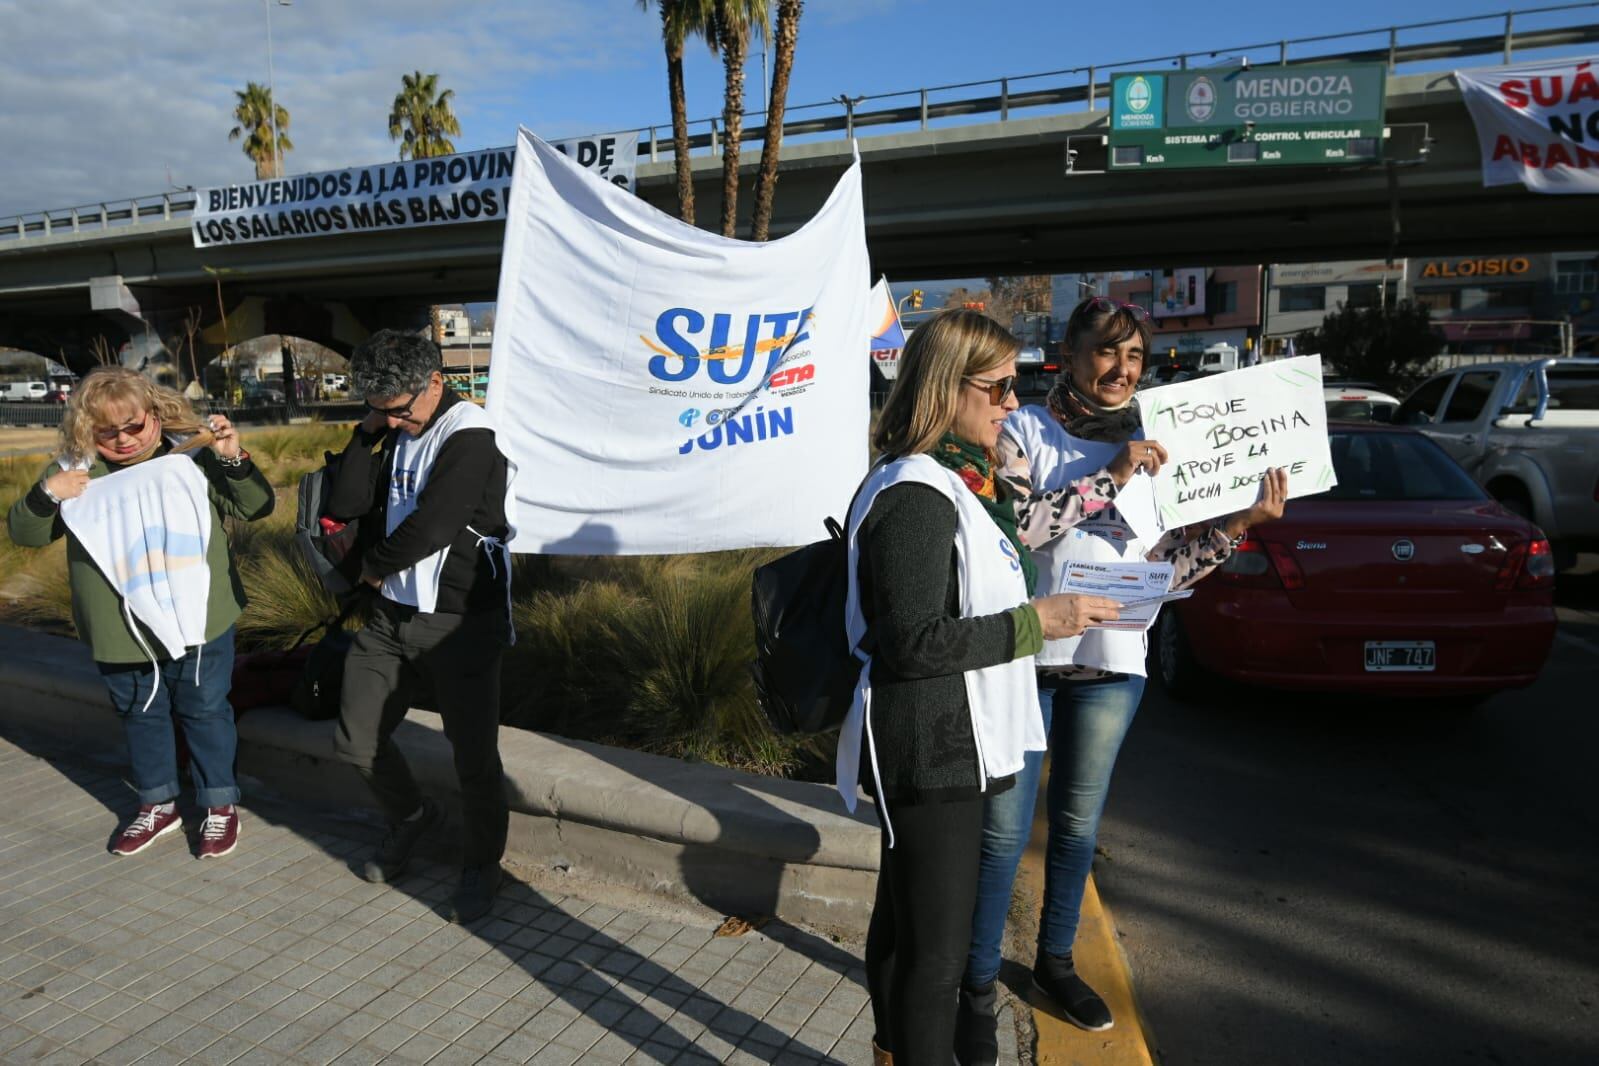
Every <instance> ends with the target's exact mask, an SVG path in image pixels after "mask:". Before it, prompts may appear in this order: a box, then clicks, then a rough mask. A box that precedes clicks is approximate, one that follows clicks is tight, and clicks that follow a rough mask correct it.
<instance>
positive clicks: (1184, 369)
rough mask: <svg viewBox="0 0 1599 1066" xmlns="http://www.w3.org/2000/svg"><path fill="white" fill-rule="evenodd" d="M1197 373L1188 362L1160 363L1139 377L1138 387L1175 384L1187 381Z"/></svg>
mask: <svg viewBox="0 0 1599 1066" xmlns="http://www.w3.org/2000/svg"><path fill="white" fill-rule="evenodd" d="M1195 373H1196V371H1195V370H1194V368H1193V367H1192V366H1190V365H1188V364H1187V363H1159V364H1156V365H1155V366H1152V367H1150V368H1149V369H1148V370H1146V371H1145V372H1144V374H1143V376H1142V377H1140V378H1139V379H1138V387H1139V388H1141V389H1143V388H1151V389H1152V388H1154V387H1156V386H1157V385H1175V384H1177V382H1179V381H1187V380H1188V379H1189V378H1191V377H1193V376H1194V375H1195Z"/></svg>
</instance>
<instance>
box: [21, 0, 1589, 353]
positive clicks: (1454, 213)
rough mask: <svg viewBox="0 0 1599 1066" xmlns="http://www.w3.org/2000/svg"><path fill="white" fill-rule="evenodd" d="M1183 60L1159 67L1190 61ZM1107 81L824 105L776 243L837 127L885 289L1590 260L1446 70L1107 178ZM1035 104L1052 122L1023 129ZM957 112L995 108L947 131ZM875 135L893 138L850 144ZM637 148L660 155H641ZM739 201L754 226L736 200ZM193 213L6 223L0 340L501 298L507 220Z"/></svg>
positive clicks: (157, 210)
mask: <svg viewBox="0 0 1599 1066" xmlns="http://www.w3.org/2000/svg"><path fill="white" fill-rule="evenodd" d="M1579 6H1583V7H1588V8H1592V7H1595V6H1599V5H1595V4H1588V5H1579ZM1507 32H1508V31H1507ZM1396 36H1397V35H1396V34H1390V45H1389V48H1388V49H1384V50H1380V51H1377V52H1353V53H1344V54H1342V55H1339V56H1337V57H1336V58H1339V59H1342V60H1351V59H1372V58H1379V57H1380V58H1386V59H1388V60H1389V61H1390V63H1391V65H1400V64H1403V63H1421V62H1425V61H1428V60H1433V61H1436V60H1438V59H1447V58H1452V57H1459V56H1467V55H1480V54H1481V53H1482V52H1483V51H1487V50H1490V49H1493V50H1496V49H1498V48H1500V47H1501V46H1503V47H1504V49H1505V54H1509V49H1510V46H1511V44H1512V41H1511V38H1510V37H1508V36H1506V37H1504V38H1500V37H1498V36H1494V37H1489V38H1467V39H1463V40H1460V41H1454V42H1443V43H1439V42H1431V43H1427V44H1423V45H1416V46H1410V47H1408V48H1405V49H1401V48H1400V47H1399V46H1398V45H1397V44H1396V43H1395V39H1396ZM1594 41H1599V25H1580V26H1570V27H1565V28H1562V29H1558V30H1551V31H1539V32H1536V33H1533V34H1523V35H1520V36H1518V37H1516V38H1515V40H1514V42H1513V43H1514V45H1515V47H1516V48H1518V49H1522V50H1526V49H1530V48H1546V47H1554V46H1570V45H1573V44H1583V43H1590V42H1594ZM1273 47H1276V46H1273ZM1281 47H1282V58H1284V59H1286V60H1287V65H1289V66H1294V65H1297V64H1298V63H1313V62H1325V61H1326V60H1327V59H1328V58H1331V57H1328V56H1325V55H1322V56H1313V57H1309V58H1307V59H1303V60H1296V59H1292V58H1288V56H1287V50H1288V45H1287V44H1286V43H1285V44H1283V45H1282V46H1281ZM1195 58H1196V57H1191V56H1184V57H1174V59H1176V60H1177V61H1178V63H1179V64H1180V65H1181V66H1184V67H1187V66H1189V64H1190V62H1191V61H1192V60H1194V59H1195ZM1141 65H1142V66H1144V67H1154V66H1156V65H1157V63H1156V62H1155V61H1150V62H1148V63H1146V64H1141ZM1462 65H1482V64H1481V63H1480V62H1479V63H1477V64H1462ZM1064 73H1067V74H1072V73H1076V74H1079V75H1080V74H1082V73H1084V72H1064ZM1104 73H1105V72H1104V71H1094V70H1089V71H1087V72H1086V75H1087V76H1086V78H1079V79H1078V81H1077V83H1076V84H1067V85H1065V86H1063V87H1055V88H1048V89H1037V90H1028V91H1025V92H1020V91H1018V92H1013V91H1012V86H1011V84H1010V82H1009V81H1008V80H1006V81H1002V82H1001V83H1000V86H999V87H1000V90H1001V91H1000V93H999V94H998V95H997V96H992V97H983V98H977V99H966V100H960V101H955V102H953V103H943V104H938V103H932V104H930V103H929V95H928V92H927V91H922V93H921V98H920V101H919V102H914V101H913V102H912V103H911V104H910V105H909V106H905V107H897V108H885V109H882V110H878V111H862V110H859V109H858V102H850V101H846V102H845V103H844V105H843V106H842V107H841V108H840V109H839V111H840V114H839V115H837V116H833V117H831V118H824V119H820V120H817V119H806V120H801V121H798V122H795V123H792V124H788V125H786V126H785V146H784V150H783V164H782V171H781V180H780V181H779V183H778V195H777V201H776V214H775V217H774V219H773V224H772V231H773V235H774V236H780V235H781V234H783V233H786V232H789V231H791V230H793V229H794V228H796V227H797V226H799V225H801V224H802V223H803V222H804V221H805V220H806V219H808V218H809V217H810V216H811V215H812V214H813V213H814V211H815V210H816V208H817V207H818V206H819V205H820V204H821V202H822V201H823V199H824V198H825V197H826V195H827V194H828V192H829V191H830V190H831V188H832V186H833V184H834V182H835V181H836V180H837V178H838V175H839V174H840V173H841V172H842V171H843V169H844V168H845V167H846V166H848V164H849V161H850V159H851V150H850V142H849V140H848V139H847V136H836V135H834V136H830V137H826V138H825V139H811V140H805V139H804V138H805V137H806V136H807V135H809V136H812V137H813V138H814V137H818V136H822V135H826V134H828V133H829V131H832V132H833V133H835V134H836V133H843V134H845V135H849V134H854V135H856V136H857V137H858V138H859V148H860V152H861V158H862V161H863V165H864V168H865V198H866V227H867V241H868V246H869V249H870V251H871V255H872V260H873V269H874V271H881V272H886V273H888V274H889V275H891V276H900V277H905V276H915V277H938V276H951V277H953V276H977V275H993V274H1010V273H1047V272H1056V271H1064V270H1092V269H1118V268H1130V267H1140V268H1142V267H1158V266H1198V265H1212V264H1217V265H1220V264H1234V263H1265V262H1296V261H1316V260H1327V259H1350V258H1366V257H1373V256H1383V255H1391V256H1395V257H1399V256H1416V255H1425V256H1442V255H1450V254H1460V253H1467V252H1481V251H1490V250H1497V249H1504V250H1518V251H1540V250H1564V249H1577V248H1589V247H1592V244H1593V234H1594V233H1596V232H1599V197H1582V196H1572V197H1559V198H1550V197H1544V196H1538V195H1535V194H1532V193H1528V192H1526V191H1525V190H1523V189H1521V188H1519V187H1513V188H1505V187H1501V188H1494V189H1487V188H1484V187H1483V186H1482V180H1481V170H1480V159H1479V155H1478V149H1477V141H1476V135H1475V132H1474V128H1473V126H1472V123H1471V119H1470V116H1469V115H1468V114H1467V112H1466V110H1465V107H1464V105H1463V103H1462V101H1461V97H1460V93H1459V90H1458V89H1457V88H1456V87H1455V85H1454V80H1453V78H1452V77H1451V76H1450V75H1448V74H1447V73H1438V72H1429V73H1411V74H1399V75H1395V76H1390V77H1389V79H1388V82H1387V108H1386V116H1387V117H1386V121H1387V125H1388V128H1389V133H1390V136H1389V138H1388V141H1387V146H1386V148H1385V153H1384V154H1385V159H1384V161H1383V162H1379V163H1374V164H1371V165H1365V166H1341V167H1337V168H1332V167H1304V168H1290V167H1275V168H1268V167H1261V168H1252V169H1215V170H1172V171H1160V170H1156V171H1151V172H1136V171H1135V172H1126V171H1118V172H1115V173H1106V172H1104V171H1105V167H1104V152H1105V149H1104V148H1103V146H1102V145H1101V143H1100V137H1099V135H1101V134H1103V133H1105V132H1106V128H1107V123H1108V117H1109V112H1108V111H1107V110H1106V109H1105V106H1104V105H1105V103H1106V100H1107V97H1108V95H1109V92H1108V84H1107V83H1106V80H1105V79H1104V78H1103V77H1102V76H1101V75H1102V74H1104ZM1028 108H1036V109H1038V110H1039V111H1044V110H1052V111H1053V113H1048V114H1040V115H1038V116H1037V117H1018V112H1021V111H1023V110H1025V109H1028ZM971 116H997V117H991V118H990V120H988V121H977V122H967V123H966V124H952V123H953V122H956V121H961V120H963V119H966V118H970V117H971ZM945 123H950V124H945ZM874 126H883V127H887V128H889V129H891V130H892V132H887V133H884V134H880V135H874V136H867V135H865V131H866V130H867V129H870V128H872V127H874ZM906 126H910V127H912V128H908V129H907V128H905V127H906ZM653 132H654V131H652V135H653ZM760 135H761V134H760V131H759V129H758V128H757V129H756V130H753V131H751V132H750V133H749V134H748V136H749V138H750V139H752V140H756V139H758V138H759V137H760ZM790 137H793V138H796V140H795V141H794V142H790V141H789V140H788V138H790ZM699 140H700V142H701V143H702V144H704V143H706V142H709V145H708V146H709V147H710V148H711V149H712V151H710V152H708V153H705V154H701V155H697V156H696V157H695V158H694V178H695V183H696V199H697V203H698V212H699V217H700V219H701V220H702V224H712V220H714V219H716V218H717V217H718V216H719V214H720V209H721V204H720V186H721V159H720V157H719V156H717V155H716V154H715V152H714V148H715V145H714V140H715V133H714V130H713V131H712V132H711V133H710V134H708V135H703V136H701V137H700V138H699ZM757 144H758V140H757ZM1072 151H1074V152H1075V156H1074V157H1072V158H1071V159H1070V161H1069V156H1068V153H1069V152H1072ZM645 153H648V154H654V144H653V143H649V144H646V145H645V146H644V147H641V155H643V154H645ZM758 162H759V149H758V148H754V149H750V150H746V151H745V152H744V153H743V154H742V157H741V167H742V168H743V170H744V172H745V175H746V177H747V178H751V177H752V175H753V171H754V170H755V168H756V166H757V165H758ZM637 185H638V190H639V194H640V195H641V196H643V197H644V198H645V199H647V200H649V201H650V202H652V203H654V204H655V205H656V206H658V207H660V208H662V209H664V210H667V211H669V212H671V211H675V209H676V205H675V201H676V192H675V190H676V186H675V178H674V172H673V168H672V164H671V163H670V162H669V161H665V160H658V161H654V162H641V163H640V166H639V169H638V181H637ZM747 187H748V183H746V188H747ZM741 199H742V201H743V203H742V206H743V209H744V211H745V212H746V213H747V211H748V207H749V199H750V197H749V195H748V194H747V193H746V195H745V196H743V197H742V198H741ZM191 205H192V196H191V198H190V200H189V201H188V202H185V201H184V199H183V198H182V197H181V196H177V197H173V198H163V199H161V200H146V201H134V202H129V203H127V204H124V205H116V206H115V207H114V208H113V207H112V206H107V207H104V208H101V209H100V211H99V212H98V213H94V212H84V211H82V210H81V209H80V210H79V211H78V212H76V213H73V214H72V215H71V216H70V217H68V216H67V215H65V214H63V213H54V214H53V215H52V213H42V214H40V215H35V216H24V217H22V218H19V219H12V220H0V344H9V345H14V346H17V347H23V348H29V349H31V350H35V351H39V352H42V353H45V354H51V355H55V354H56V353H57V352H58V351H60V352H62V353H63V354H65V355H66V356H67V359H68V361H69V362H71V363H73V364H75V365H78V366H81V365H84V364H85V362H86V361H91V362H92V360H91V359H89V357H88V356H87V354H86V353H87V350H88V345H89V344H90V343H91V338H92V337H93V336H97V335H106V336H109V337H110V338H111V339H113V341H119V339H120V338H118V333H119V332H120V333H121V334H122V335H123V336H127V335H131V334H133V333H136V332H138V331H141V330H146V329H149V330H153V331H154V332H155V333H156V334H158V335H159V336H160V337H161V339H162V340H163V341H164V342H166V343H167V344H168V347H171V348H174V350H175V346H174V345H173V344H172V341H173V340H175V339H178V338H180V337H181V334H182V320H183V319H184V318H185V317H192V316H193V315H194V314H196V313H198V314H199V316H200V317H201V319H202V335H201V338H200V341H201V343H202V344H203V346H204V348H205V349H206V350H205V351H204V352H202V354H201V356H200V358H201V359H202V360H204V359H205V358H207V357H208V356H209V355H214V354H215V353H216V352H217V351H220V350H221V344H222V341H223V340H224V339H231V340H232V341H234V342H236V341H238V340H241V339H244V338H245V337H246V336H249V335H253V333H241V332H239V331H238V330H228V329H224V328H223V324H222V321H221V319H222V316H221V314H220V313H219V309H221V308H226V309H228V313H229V314H230V315H232V314H235V313H236V312H237V311H238V310H240V309H247V310H249V312H250V313H249V318H250V322H249V325H248V329H249V330H251V331H254V330H257V329H259V330H260V331H262V332H264V333H286V334H291V335H295V336H300V337H305V338H307V339H309V340H313V341H317V342H320V343H323V344H326V345H328V346H329V347H332V348H334V349H336V350H340V351H348V350H349V347H350V345H351V344H353V343H354V342H355V341H357V340H359V339H360V336H362V335H364V333H365V332H366V331H367V330H369V329H372V328H377V327H379V326H381V325H388V324H396V323H400V322H416V321H420V320H421V319H420V315H421V314H422V311H423V309H424V308H425V307H426V305H428V304H432V303H440V302H453V301H461V300H486V299H492V298H493V296H494V294H495V287H496V280H497V277H498V272H499V258H500V248H501V243H502V240H503V224H501V223H470V224H459V225H451V226H435V227H429V228H423V229H413V230H397V231H389V232H376V233H365V234H354V235H342V234H341V235H336V236H318V237H310V238H300V239H284V240H277V241H267V242H262V243H257V244H246V245H237V246H231V247H210V248H204V249H197V248H195V247H194V246H193V242H192V240H191V236H190V229H189V223H188V220H187V217H186V216H187V214H188V210H189V208H190V206H191ZM240 317H241V318H242V317H243V316H242V315H241V316H240ZM241 326H242V323H241Z"/></svg>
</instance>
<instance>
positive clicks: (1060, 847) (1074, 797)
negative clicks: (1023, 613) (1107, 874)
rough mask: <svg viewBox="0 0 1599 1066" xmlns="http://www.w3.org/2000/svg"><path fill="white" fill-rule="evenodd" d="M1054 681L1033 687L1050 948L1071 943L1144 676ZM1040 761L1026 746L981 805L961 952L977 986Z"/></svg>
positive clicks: (994, 941) (989, 974)
mask: <svg viewBox="0 0 1599 1066" xmlns="http://www.w3.org/2000/svg"><path fill="white" fill-rule="evenodd" d="M1058 684H1059V685H1060V687H1059V688H1057V689H1054V690H1051V689H1047V688H1040V689H1039V690H1038V703H1039V709H1040V710H1042V711H1043V713H1044V732H1045V733H1047V734H1048V736H1049V748H1050V753H1051V763H1050V774H1049V796H1048V799H1047V802H1048V804H1049V847H1048V850H1047V852H1046V855H1045V866H1044V915H1043V920H1042V922H1041V923H1040V926H1039V931H1038V942H1039V946H1040V947H1042V948H1043V949H1044V950H1045V951H1047V952H1049V953H1050V954H1051V955H1064V954H1066V953H1067V952H1069V951H1071V949H1072V942H1073V941H1074V940H1076V939H1077V917H1078V912H1079V911H1080V910H1081V909H1082V906H1083V892H1084V891H1085V890H1086V888H1087V884H1088V871H1089V868H1090V867H1092V866H1093V863H1094V843H1095V841H1097V840H1098V838H1099V816H1100V815H1101V814H1102V813H1103V812H1104V810H1105V797H1106V795H1107V794H1108V793H1109V791H1110V774H1111V770H1112V769H1114V768H1115V766H1116V754H1117V752H1119V751H1121V746H1122V738H1123V737H1125V736H1126V735H1127V728H1128V727H1129V726H1130V725H1132V724H1133V715H1134V714H1136V713H1137V712H1138V701H1139V700H1140V699H1141V698H1142V697H1143V695H1144V679H1143V678H1142V677H1136V676H1133V675H1131V674H1117V675H1115V676H1113V677H1108V678H1105V679H1103V680H1100V681H1061V682H1058ZM1043 768H1044V753H1043V752H1041V751H1033V752H1028V753H1027V761H1026V763H1025V764H1024V765H1023V767H1022V770H1021V772H1020V773H1018V774H1017V775H1016V785H1015V787H1014V788H1011V789H1010V790H1008V791H1006V792H1001V793H1000V794H999V795H997V796H994V797H992V798H991V799H990V800H989V801H988V805H987V808H986V809H985V811H984V814H983V855H982V859H981V861H980V864H979V869H978V875H977V905H976V907H975V908H974V910H973V913H972V947H971V953H970V954H969V955H968V956H967V960H966V978H965V981H966V984H967V986H968V987H972V988H982V987H985V986H987V985H989V984H991V983H993V981H994V979H995V978H996V977H998V976H999V960H1000V947H1001V944H1002V942H1003V940H1004V937H1005V918H1006V916H1007V915H1008V914H1009V913H1010V898H1011V886H1012V885H1013V884H1014V882H1015V880H1016V867H1017V865H1018V864H1019V863H1020V862H1021V858H1022V852H1023V851H1024V850H1025V849H1026V847H1027V840H1028V838H1029V837H1030V836H1031V835H1032V828H1033V805H1034V802H1035V801H1036V800H1037V799H1038V778H1039V774H1040V773H1041V772H1042V771H1043Z"/></svg>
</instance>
